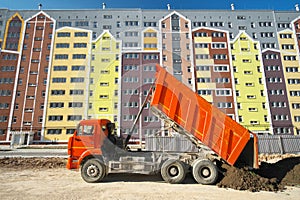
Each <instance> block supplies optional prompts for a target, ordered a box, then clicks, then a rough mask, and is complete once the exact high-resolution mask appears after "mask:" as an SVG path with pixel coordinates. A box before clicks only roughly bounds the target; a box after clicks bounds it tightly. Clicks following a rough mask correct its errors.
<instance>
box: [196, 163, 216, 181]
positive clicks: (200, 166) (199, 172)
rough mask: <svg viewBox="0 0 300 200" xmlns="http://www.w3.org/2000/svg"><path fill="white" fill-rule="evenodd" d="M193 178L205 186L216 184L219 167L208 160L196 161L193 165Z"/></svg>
mask: <svg viewBox="0 0 300 200" xmlns="http://www.w3.org/2000/svg"><path fill="white" fill-rule="evenodd" d="M193 177H194V179H195V181H197V183H201V184H203V185H212V184H215V183H216V181H217V180H218V169H217V166H216V165H215V164H214V163H213V162H211V161H210V160H208V159H199V160H196V161H195V162H194V164H193Z"/></svg>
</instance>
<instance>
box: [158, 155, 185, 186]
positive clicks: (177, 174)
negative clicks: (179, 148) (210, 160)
mask: <svg viewBox="0 0 300 200" xmlns="http://www.w3.org/2000/svg"><path fill="white" fill-rule="evenodd" d="M161 176H162V178H163V179H164V180H165V181H166V182H168V183H172V184H175V183H181V182H182V181H183V180H184V179H185V176H186V168H185V166H184V163H183V162H181V161H179V160H174V159H170V160H167V161H166V162H164V163H163V165H162V167H161Z"/></svg>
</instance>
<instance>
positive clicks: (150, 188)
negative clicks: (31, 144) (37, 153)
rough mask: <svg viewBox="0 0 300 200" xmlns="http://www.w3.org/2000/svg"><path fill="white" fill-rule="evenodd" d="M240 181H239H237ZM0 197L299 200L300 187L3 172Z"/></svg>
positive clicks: (66, 172) (42, 171) (53, 171)
mask: <svg viewBox="0 0 300 200" xmlns="http://www.w3.org/2000/svg"><path fill="white" fill-rule="evenodd" d="M237 181H238V180H237ZM0 197H1V199H2V200H4V199H39V200H40V199H43V200H46V199H89V200H90V199H105V200H106V199H114V200H116V199H126V200H132V199H145V200H147V199H153V200H154V199H155V200H156V199H159V200H164V199H189V200H193V199H201V200H206V199H214V200H215V199H230V200H240V199H248V200H252V199H253V200H254V199H260V200H283V199H284V200H285V199H295V200H296V199H297V200H298V199H299V197H300V187H288V189H287V190H285V191H283V192H277V193H275V192H255V193H252V192H249V191H237V190H233V189H223V188H218V187H217V186H204V185H199V184H195V183H193V180H191V179H190V180H189V178H188V179H187V181H186V183H184V184H177V185H172V184H168V183H164V182H163V181H162V179H161V178H160V176H159V175H156V176H145V175H126V174H110V175H109V176H107V177H106V178H105V179H104V180H103V182H101V183H97V184H89V183H86V182H84V181H83V180H82V179H81V177H80V173H79V172H76V171H69V170H67V169H62V168H57V169H24V170H15V169H6V168H0Z"/></svg>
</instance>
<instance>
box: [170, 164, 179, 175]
mask: <svg viewBox="0 0 300 200" xmlns="http://www.w3.org/2000/svg"><path fill="white" fill-rule="evenodd" d="M169 173H170V175H171V176H177V175H178V173H179V171H178V169H177V167H174V166H172V167H170V169H169Z"/></svg>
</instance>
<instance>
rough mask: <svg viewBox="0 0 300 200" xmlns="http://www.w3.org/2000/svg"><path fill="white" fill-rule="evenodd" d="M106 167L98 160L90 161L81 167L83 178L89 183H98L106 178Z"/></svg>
mask: <svg viewBox="0 0 300 200" xmlns="http://www.w3.org/2000/svg"><path fill="white" fill-rule="evenodd" d="M105 171H106V170H105V166H104V165H103V164H102V163H101V162H100V161H99V160H98V159H95V158H93V159H89V160H87V161H86V162H85V163H84V164H83V165H82V167H81V177H82V179H83V180H84V181H86V182H88V183H97V182H99V181H101V180H102V179H103V178H104V176H105V174H106V173H105Z"/></svg>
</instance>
